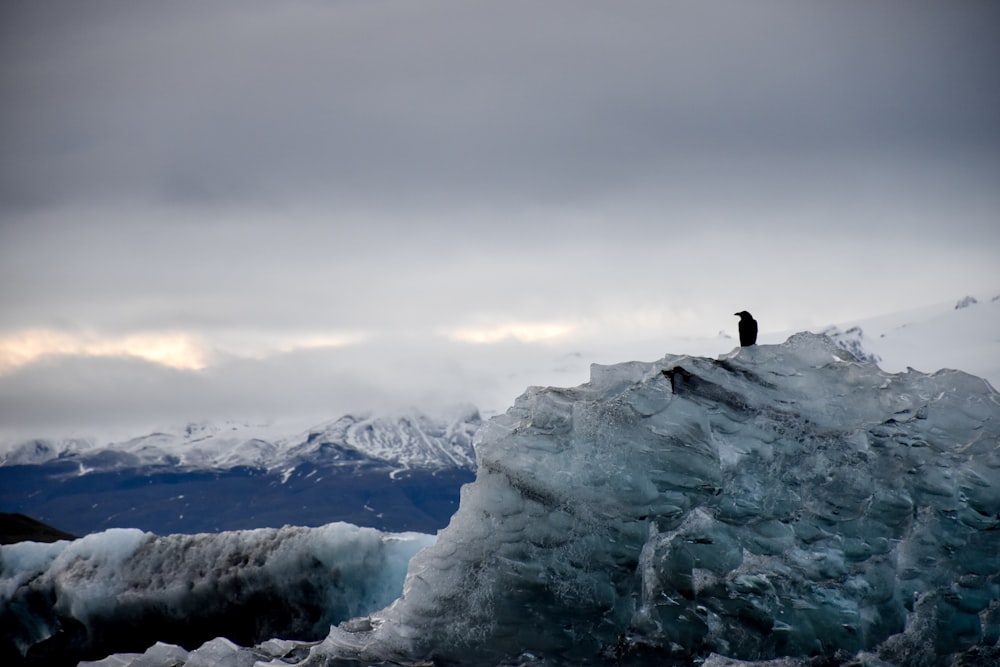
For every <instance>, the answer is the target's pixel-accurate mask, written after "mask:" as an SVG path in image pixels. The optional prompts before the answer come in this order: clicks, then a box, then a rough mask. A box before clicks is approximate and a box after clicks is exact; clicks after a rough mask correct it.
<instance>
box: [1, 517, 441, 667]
mask: <svg viewBox="0 0 1000 667" xmlns="http://www.w3.org/2000/svg"><path fill="white" fill-rule="evenodd" d="M433 541H434V538H433V537H432V536H429V535H423V534H420V533H398V534H391V533H381V532H379V531H376V530H373V529H371V528H359V527H357V526H353V525H350V524H345V523H340V524H329V525H326V526H323V527H320V528H296V527H287V526H286V527H284V528H281V529H258V530H249V531H234V532H229V533H222V534H200V535H169V536H165V537H158V536H156V535H153V534H151V533H144V532H142V531H139V530H135V529H112V530H108V531H105V532H103V533H95V534H93V535H88V536H86V537H84V538H82V539H79V540H74V541H72V542H68V541H63V542H56V543H53V544H40V543H35V542H22V543H20V544H13V545H7V546H3V547H0V628H2V632H0V658H3V659H2V660H0V662H3V664H8V665H10V664H16V662H18V661H21V660H22V659H28V660H30V661H38V660H45V661H46V664H76V662H77V660H78V659H81V658H91V659H93V658H100V657H103V656H105V655H107V654H108V653H110V652H114V651H119V652H120V651H128V650H145V649H146V648H147V647H149V646H150V645H151V644H153V643H154V642H156V641H157V640H163V641H168V642H175V643H180V644H185V645H188V646H197V645H198V644H199V643H201V642H204V641H206V640H208V639H211V638H213V637H216V636H217V635H219V634H225V635H227V636H230V637H231V638H233V639H236V640H242V641H243V642H245V643H254V642H256V641H260V640H262V639H266V638H268V637H273V636H275V634H279V633H280V634H282V635H284V636H292V637H298V638H299V639H310V638H313V639H318V638H320V637H322V636H323V635H325V634H326V632H327V629H328V628H329V626H330V624H331V623H339V622H341V621H344V620H347V619H350V618H353V617H355V616H359V615H362V614H366V613H369V612H371V611H374V610H377V609H379V608H381V607H384V606H385V605H386V604H388V603H389V602H391V601H392V600H393V599H395V598H396V597H397V596H398V595H399V593H400V591H401V590H402V583H403V578H404V576H405V574H406V567H407V563H408V562H409V560H410V558H411V557H412V556H413V554H414V553H415V552H416V551H418V550H419V549H422V548H424V547H426V546H428V545H429V544H431V543H432V542H433ZM177 650H180V649H179V648H178V649H177ZM164 664H166V663H164Z"/></svg>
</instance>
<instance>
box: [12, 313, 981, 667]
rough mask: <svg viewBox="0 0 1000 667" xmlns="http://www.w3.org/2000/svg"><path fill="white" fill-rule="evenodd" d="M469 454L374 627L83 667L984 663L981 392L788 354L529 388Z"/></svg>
mask: <svg viewBox="0 0 1000 667" xmlns="http://www.w3.org/2000/svg"><path fill="white" fill-rule="evenodd" d="M475 450H476V457H477V464H478V469H477V477H476V480H475V482H473V483H471V484H468V485H466V486H465V487H463V489H462V497H461V503H460V505H459V508H458V510H457V512H456V513H455V515H454V516H453V517H452V519H451V521H450V523H449V524H448V526H447V527H446V528H445V529H443V530H441V531H440V532H439V533H438V535H437V538H436V540H433V542H432V543H431V542H430V541H428V542H427V543H426V544H425V545H424V548H423V549H422V550H420V551H418V552H416V554H415V555H414V556H413V557H412V559H411V560H410V561H409V566H408V570H407V573H406V576H405V582H404V583H403V586H402V594H401V595H400V596H399V597H398V598H397V599H395V600H394V601H392V602H391V604H388V606H385V607H383V608H378V609H376V608H373V607H374V605H369V606H368V607H369V608H370V611H363V612H360V613H357V614H354V615H353V616H352V618H349V619H344V620H342V621H339V622H338V623H337V624H336V625H333V626H332V627H330V629H329V631H328V633H327V634H326V637H325V638H324V639H322V640H318V641H287V640H285V638H282V639H283V640H284V641H279V640H273V641H270V642H263V643H258V644H256V645H254V646H239V645H238V644H239V643H240V640H239V638H234V637H232V636H231V635H226V634H225V633H223V632H221V631H220V632H219V633H218V634H219V635H220V636H226V637H228V639H221V638H220V639H217V640H213V641H211V642H207V643H205V644H203V645H201V646H200V647H199V648H195V649H194V650H190V651H187V650H183V649H179V648H177V647H175V646H170V645H168V644H169V639H167V638H163V637H161V638H159V639H161V640H162V643H157V644H155V645H153V646H152V648H150V649H148V651H147V652H146V653H145V654H141V653H136V654H132V655H130V656H125V655H119V656H114V657H112V658H107V659H106V660H104V661H101V662H99V663H97V664H103V665H106V666H109V667H110V665H156V664H188V665H195V664H204V663H205V660H207V659H208V657H207V656H211V660H212V661H214V662H215V663H216V664H234V665H235V664H253V663H254V662H255V661H259V662H261V663H262V664H270V665H284V664H298V665H304V666H318V665H325V666H329V667H332V666H333V665H349V664H385V663H391V664H403V665H419V664H440V665H449V664H457V665H513V664H523V665H577V664H592V665H603V664H616V665H646V664H693V663H704V664H712V665H722V664H727V665H729V664H744V663H751V664H752V663H760V664H782V665H809V664H816V663H815V660H816V659H821V660H825V661H827V662H831V661H832V662H833V663H835V664H839V663H844V662H851V661H854V662H857V663H858V664H869V665H914V664H921V665H935V664H951V663H952V662H953V661H964V662H963V664H994V663H995V662H996V661H998V660H1000V646H998V642H1000V395H998V393H997V392H996V390H994V389H993V388H992V387H991V386H990V385H989V383H988V382H986V381H985V380H982V379H981V378H977V377H974V376H972V375H968V374H966V373H963V372H960V371H954V370H942V371H938V372H936V373H931V374H925V373H920V372H917V371H913V370H912V369H911V370H907V371H906V372H903V373H887V372H885V371H883V370H881V369H880V368H879V367H878V366H877V365H876V364H875V363H873V362H872V361H870V360H863V359H859V358H858V357H856V356H855V355H853V354H852V353H851V352H849V351H848V350H846V349H844V348H843V347H841V346H839V345H837V344H836V342H835V341H833V340H831V339H830V338H829V337H827V336H823V335H816V334H809V333H803V334H796V335H794V336H792V337H791V338H789V339H788V340H787V341H786V342H785V343H783V344H780V345H758V346H754V347H747V348H741V349H738V350H736V351H734V352H732V353H730V354H728V355H724V356H722V357H720V358H718V359H709V358H702V357H688V356H676V355H668V356H666V357H664V358H663V359H661V360H659V361H657V362H649V363H647V362H629V363H622V364H616V365H608V366H601V365H594V366H592V369H591V378H590V381H589V382H588V383H586V384H583V385H580V386H578V387H575V388H541V387H532V388H529V389H528V390H527V391H526V392H525V393H524V394H523V395H522V396H520V397H519V398H518V399H517V400H516V402H515V404H514V405H513V406H512V407H511V408H510V409H509V410H508V411H507V412H506V413H505V414H503V415H500V416H498V417H494V418H493V419H491V420H490V421H489V422H488V423H487V424H486V425H484V426H483V428H482V429H481V430H480V431H479V432H478V434H477V435H476V439H475ZM339 530H346V529H344V528H341V529H339ZM124 537H127V536H124ZM134 539H138V538H134ZM146 539H148V538H146ZM413 539H414V540H415V539H416V538H413ZM430 539H431V538H428V540H430ZM38 548H39V549H41V548H42V547H38ZM49 548H54V547H49ZM65 548H69V547H65ZM5 549H6V548H5ZM110 551H112V552H113V551H114V550H113V549H112V550H110ZM6 553H7V552H6V551H4V552H3V554H4V558H5V559H6V558H7V556H6ZM110 556H114V553H111V554H110V555H109V557H110ZM5 562H7V561H6V560H5ZM13 571H14V572H15V574H14V575H13V576H14V580H11V579H10V576H11V575H5V577H7V579H5V581H13V583H11V584H5V586H8V587H9V586H12V585H13V586H23V585H24V584H23V583H19V580H17V577H18V576H21V575H18V574H16V572H17V571H18V570H17V568H16V567H15V568H14V570H13ZM323 572H325V571H322V570H321V571H318V572H317V575H321V574H323ZM369 574H370V572H369ZM184 576H187V577H190V579H188V580H187V581H188V583H189V584H194V585H196V584H197V581H198V577H197V575H196V573H194V572H190V573H188V574H186V575H184ZM340 580H341V581H342V582H346V581H347V578H346V577H344V576H342V577H341V579H340ZM342 585H346V584H342ZM18 590H20V589H18ZM177 595H178V599H179V598H181V597H183V594H181V593H177ZM370 602H372V603H374V602H375V600H374V598H372V599H370ZM60 604H63V605H65V604H72V603H71V602H70V603H63V602H61V601H60ZM343 613H344V614H351V610H350V609H346V608H345V609H344V610H343ZM234 642H235V643H234ZM127 650H134V649H127ZM156 655H164V656H169V660H170V662H169V663H168V662H165V661H164V662H157V659H156V658H155V656H156ZM178 656H180V657H178ZM185 656H186V657H185ZM824 664H827V663H826V662H825V663H824Z"/></svg>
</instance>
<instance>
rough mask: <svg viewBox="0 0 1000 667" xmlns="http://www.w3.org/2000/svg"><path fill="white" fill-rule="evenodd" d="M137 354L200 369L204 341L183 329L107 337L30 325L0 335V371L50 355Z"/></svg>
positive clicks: (175, 366)
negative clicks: (33, 327) (183, 331)
mask: <svg viewBox="0 0 1000 667" xmlns="http://www.w3.org/2000/svg"><path fill="white" fill-rule="evenodd" d="M69 355H73V356H89V357H136V358H139V359H144V360H146V361H150V362H153V363H157V364H160V365H163V366H168V367H170V368H176V369H181V370H201V369H203V368H205V366H206V365H207V357H206V354H205V352H204V345H203V344H202V343H200V342H199V340H198V339H197V337H195V336H192V335H191V334H186V333H181V332H147V333H136V334H128V335H125V336H112V337H105V336H100V335H96V334H86V333H70V332H65V331H54V330H51V329H29V330H26V331H19V332H16V333H11V334H7V335H4V336H0V373H9V372H12V371H14V370H16V369H18V368H20V367H21V366H25V365H27V364H30V363H32V362H34V361H37V360H39V359H42V358H44V357H50V356H69Z"/></svg>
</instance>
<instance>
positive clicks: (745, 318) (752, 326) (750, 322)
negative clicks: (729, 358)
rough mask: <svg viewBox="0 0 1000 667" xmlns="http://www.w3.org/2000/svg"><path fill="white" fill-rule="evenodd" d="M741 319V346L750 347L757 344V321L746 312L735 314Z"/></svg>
mask: <svg viewBox="0 0 1000 667" xmlns="http://www.w3.org/2000/svg"><path fill="white" fill-rule="evenodd" d="M733 314H734V315H737V316H739V318H740V345H741V346H742V347H750V346H751V345H756V344H757V320H755V319H754V318H753V315H751V314H750V313H748V312H747V311H745V310H741V311H740V312H738V313H733Z"/></svg>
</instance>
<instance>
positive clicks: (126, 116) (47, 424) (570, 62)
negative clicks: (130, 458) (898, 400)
mask: <svg viewBox="0 0 1000 667" xmlns="http://www.w3.org/2000/svg"><path fill="white" fill-rule="evenodd" d="M998 25H1000V4H998V3H996V2H990V1H987V0H983V1H973V0H970V1H965V2H945V1H943V0H942V1H940V2H923V1H920V0H911V1H907V2H902V1H900V2H885V1H878V0H875V1H871V2H865V3H846V2H833V1H829V2H808V3H807V2H801V1H799V0H783V1H768V0H764V1H756V2H742V1H736V0H731V1H727V2H714V1H706V0H697V1H695V0H692V1H690V2H665V1H663V0H656V1H652V0H651V1H648V2H638V1H630V0H623V1H621V2H606V1H602V2H597V1H589V0H572V1H571V0H557V1H551V0H530V1H527V0H525V1H521V0H498V1H475V0H471V1H470V0H346V1H338V0H328V1H324V2H321V1H319V0H315V1H307V0H286V1H283V2H273V1H270V0H240V1H239V2H212V1H198V2H194V1H191V2H184V1H174V2H153V1H149V2H143V1H138V0H117V1H105V0H88V1H87V2H78V1H75V0H74V1H69V0H66V1H63V2H56V1H50V2H36V1H33V0H8V1H7V2H4V3H3V4H2V5H0V90H2V91H3V103H2V105H0V427H7V428H14V427H23V428H24V429H26V430H28V431H32V430H34V431H39V432H41V431H46V430H52V429H55V428H56V427H71V428H82V429H86V428H96V427H99V426H100V427H103V426H108V425H112V424H118V423H126V422H128V423H135V424H139V423H147V422H157V423H166V422H173V421H183V420H187V419H200V418H207V417H220V416H226V417H230V416H231V417H235V418H243V419H246V418H251V419H253V418H259V419H273V418H276V417H281V416H288V415H294V416H297V415H299V414H300V413H301V414H303V415H304V414H305V413H309V414H310V415H313V414H315V415H319V414H325V415H326V416H329V417H333V416H337V414H339V413H341V412H343V411H346V410H356V409H361V408H364V407H372V408H376V409H382V408H383V407H385V406H399V405H405V404H421V405H428V406H430V405H441V404H447V403H449V402H456V401H460V400H466V401H470V402H474V403H477V404H481V406H482V407H484V408H487V409H498V410H502V409H504V408H505V407H506V405H507V404H508V403H509V402H510V400H511V399H512V398H513V397H514V396H515V395H516V394H517V393H519V390H520V389H521V388H523V385H524V384H535V383H539V382H543V381H545V382H547V381H549V380H550V379H551V378H553V377H556V378H558V370H559V369H563V370H564V371H566V378H567V380H568V381H572V382H573V383H574V384H575V383H576V382H578V381H579V380H578V379H577V374H578V372H583V371H580V369H584V371H585V369H586V365H587V364H588V363H589V362H590V361H592V360H600V361H609V360H610V359H611V358H615V355H624V358H622V359H621V360H625V359H627V358H636V357H637V358H650V355H654V356H653V357H652V358H656V357H658V356H662V354H664V353H667V352H687V351H689V350H684V349H672V348H671V345H673V346H675V347H677V346H680V347H683V345H684V342H683V341H685V340H699V341H704V340H705V339H711V340H713V341H714V342H713V343H712V345H714V346H716V347H717V348H719V349H715V350H704V351H703V350H696V351H698V352H699V353H701V352H705V353H723V352H726V351H728V350H729V349H730V348H731V346H732V345H734V343H732V342H731V341H728V339H724V338H718V336H717V335H718V334H719V332H720V331H723V332H725V333H728V334H729V335H734V334H735V329H736V321H737V318H735V317H734V316H733V315H732V313H733V312H735V311H738V310H742V309H747V310H750V311H751V312H752V313H754V315H755V316H756V317H757V319H758V320H759V321H760V326H761V330H762V332H764V333H763V335H762V338H766V337H767V335H768V333H769V332H786V331H790V330H800V329H807V328H812V329H817V328H820V327H824V326H826V325H827V324H831V323H836V322H842V321H847V320H851V319H859V318H862V317H865V316H869V315H873V314H877V313H884V312H891V311H897V310H905V309H907V308H911V307H915V306H921V305H925V304H928V303H935V302H939V301H946V300H950V299H958V298H960V297H961V296H964V295H965V294H968V293H977V290H979V291H980V292H982V291H983V290H987V291H989V290H994V291H996V289H997V288H1000V262H998V257H1000V252H998V251H1000V39H997V26H998ZM775 335H776V334H775ZM660 341H662V344H661V343H660ZM678 341H679V342H678ZM697 345H704V343H698V344H695V343H692V346H694V347H697ZM532 369H536V370H537V374H534V375H533V374H532ZM543 371H544V372H543ZM553 373H555V375H553ZM515 388H516V389H515Z"/></svg>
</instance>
